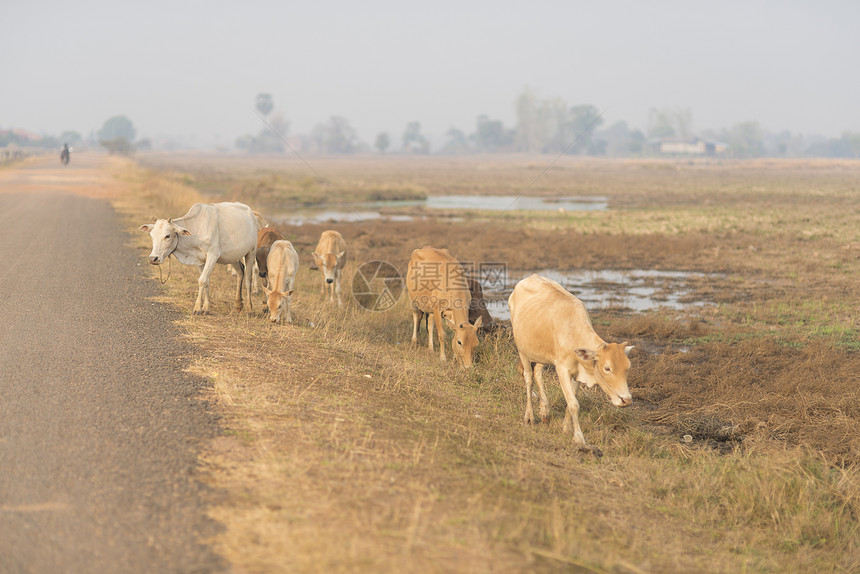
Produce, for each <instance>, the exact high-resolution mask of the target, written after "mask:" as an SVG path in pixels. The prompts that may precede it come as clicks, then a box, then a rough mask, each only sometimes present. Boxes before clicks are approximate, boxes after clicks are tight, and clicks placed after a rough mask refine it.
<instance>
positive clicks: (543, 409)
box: [535, 363, 549, 424]
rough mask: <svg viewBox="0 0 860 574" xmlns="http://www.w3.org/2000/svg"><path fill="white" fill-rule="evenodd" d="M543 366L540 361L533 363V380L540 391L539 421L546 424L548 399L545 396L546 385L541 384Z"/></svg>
mask: <svg viewBox="0 0 860 574" xmlns="http://www.w3.org/2000/svg"><path fill="white" fill-rule="evenodd" d="M543 367H544V366H543V364H541V363H537V364H536V365H535V380H536V381H537V384H538V393H540V422H542V423H543V424H546V423H548V422H549V399H547V397H546V387H544V385H543Z"/></svg>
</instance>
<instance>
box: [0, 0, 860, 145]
mask: <svg viewBox="0 0 860 574" xmlns="http://www.w3.org/2000/svg"><path fill="white" fill-rule="evenodd" d="M3 4H4V6H3V8H2V10H0V127H3V128H10V127H14V128H24V129H29V130H33V131H37V132H44V133H48V134H59V133H60V132H61V131H63V130H75V131H78V132H81V133H82V134H84V135H86V134H88V133H89V132H91V131H93V130H98V129H99V128H100V127H101V125H102V124H103V123H104V121H105V120H106V119H107V118H108V117H110V116H112V115H117V114H124V115H126V116H128V117H129V118H130V119H131V120H132V121H133V122H134V124H135V126H136V127H137V129H138V133H139V135H140V136H141V137H163V136H170V137H177V138H182V139H183V140H186V141H187V140H188V139H189V138H194V141H196V142H197V143H198V144H200V145H208V144H212V143H221V144H227V145H230V144H232V143H233V141H234V140H235V138H236V137H237V136H239V135H242V134H246V133H255V132H257V131H258V130H259V129H260V122H259V120H258V119H257V117H255V116H254V114H253V112H252V109H253V103H254V99H255V96H256V94H257V93H259V92H269V93H271V94H272V95H273V97H274V101H275V110H276V111H280V112H281V113H283V115H284V116H285V117H286V119H288V120H289V121H290V123H291V128H290V131H291V132H292V133H301V132H307V131H309V130H310V129H311V128H312V127H313V126H314V125H315V124H317V123H320V122H324V121H325V120H326V119H328V118H329V117H330V116H332V115H342V116H345V117H346V118H347V119H348V120H349V121H350V122H351V123H352V125H353V126H354V127H355V128H356V129H357V130H358V133H359V136H360V137H361V138H362V139H363V140H365V141H369V142H371V143H372V142H373V140H374V139H375V136H376V134H377V133H378V132H380V131H389V132H390V133H391V134H392V136H394V139H395V141H399V138H400V135H401V134H402V132H403V128H404V126H405V124H406V123H407V122H410V121H420V122H421V124H422V126H423V131H424V132H425V133H427V134H428V135H431V136H437V137H438V136H440V135H441V134H444V133H445V132H446V131H447V130H448V129H449V128H451V127H458V128H460V129H463V130H464V131H466V132H467V133H469V132H471V131H472V130H473V129H474V126H475V119H476V117H477V116H478V115H479V114H488V115H489V116H490V117H491V118H498V119H501V120H503V121H504V122H505V124H506V125H508V126H509V127H513V124H514V118H515V116H514V100H515V99H516V97H517V95H518V94H519V93H521V92H522V91H523V89H524V88H526V87H527V86H528V87H530V88H532V89H533V90H534V91H535V92H537V93H538V95H540V96H542V97H547V98H561V99H563V100H565V101H566V102H567V103H569V104H571V105H576V104H593V105H594V106H596V107H598V108H599V109H601V110H604V109H605V110H606V112H605V123H604V126H608V125H611V124H612V123H614V122H616V121H619V120H626V121H627V122H628V123H629V124H630V125H631V126H633V127H639V128H642V129H644V128H645V127H646V125H647V120H648V112H649V109H651V108H670V107H671V108H674V107H682V108H686V107H689V108H690V109H691V110H692V115H693V129H694V131H698V130H702V129H711V128H721V127H729V126H731V125H732V124H734V123H737V122H740V121H745V120H751V119H754V120H757V121H759V122H760V123H761V124H762V126H763V127H764V128H765V129H767V130H770V131H781V130H783V129H788V130H791V131H793V132H801V133H805V134H810V133H819V134H823V135H826V136H838V135H840V134H841V133H842V132H843V131H860V97H858V96H860V73H858V60H860V34H858V28H860V2H856V1H843V2H837V1H830V2H828V1H816V2H812V1H808V2H796V1H783V2H776V1H773V2H755V1H719V2H695V1H693V0H684V1H677V2H647V1H637V0H629V1H604V2H595V1H593V0H591V1H587V2H574V1H568V2H565V1H558V2H542V1H539V0H531V1H529V2H499V1H495V2H468V1H465V0H460V1H448V0H435V1H427V2H420V3H414V5H413V3H410V2H404V1H402V0H401V1H391V2H381V1H375V0H362V1H358V2H324V1H318V2H310V1H305V2H289V1H280V2H276V1H272V2H262V1H251V2H221V1H217V0H216V1H211V0H207V1H196V0H195V1H190V2H180V1H177V0H170V1H165V0H146V1H142V2H135V3H125V2H118V1H115V0H107V1H93V0H64V1H63V2H47V1H41V0H26V1H22V0H4V2H3Z"/></svg>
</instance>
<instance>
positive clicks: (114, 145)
mask: <svg viewBox="0 0 860 574" xmlns="http://www.w3.org/2000/svg"><path fill="white" fill-rule="evenodd" d="M99 144H101V146H102V147H104V148H105V149H106V150H108V153H109V154H111V155H131V153H132V152H133V151H134V146H133V145H132V144H131V142H130V141H128V140H127V139H125V138H123V137H119V138H113V139H110V140H101V141H99Z"/></svg>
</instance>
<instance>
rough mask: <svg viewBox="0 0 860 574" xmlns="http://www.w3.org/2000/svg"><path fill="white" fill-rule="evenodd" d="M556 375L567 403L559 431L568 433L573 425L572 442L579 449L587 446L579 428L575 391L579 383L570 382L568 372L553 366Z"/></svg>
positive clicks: (558, 366) (563, 368)
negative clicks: (565, 413)
mask: <svg viewBox="0 0 860 574" xmlns="http://www.w3.org/2000/svg"><path fill="white" fill-rule="evenodd" d="M555 370H556V372H557V373H558V382H559V383H560V384H561V392H562V393H564V398H565V400H566V401H567V415H565V417H564V424H563V425H562V427H561V430H563V431H564V432H570V427H571V424H573V442H574V443H576V444H577V445H579V446H581V447H586V446H588V445H587V443H586V442H585V437H584V436H583V434H582V429H581V428H579V402H578V401H577V400H576V391H577V389H579V381H577V380H575V379H574V380H571V378H570V371H569V370H568V369H567V368H565V367H562V366H560V365H556V366H555Z"/></svg>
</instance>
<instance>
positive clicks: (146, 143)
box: [134, 138, 152, 151]
mask: <svg viewBox="0 0 860 574" xmlns="http://www.w3.org/2000/svg"><path fill="white" fill-rule="evenodd" d="M134 148H135V149H138V150H141V151H148V150H151V149H152V142H151V141H150V140H149V138H143V139H142V140H138V141H137V143H136V144H134Z"/></svg>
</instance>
